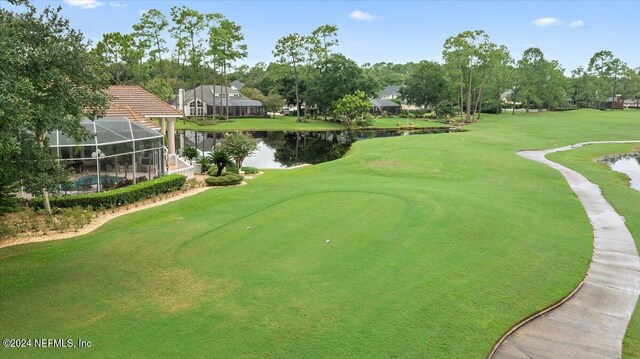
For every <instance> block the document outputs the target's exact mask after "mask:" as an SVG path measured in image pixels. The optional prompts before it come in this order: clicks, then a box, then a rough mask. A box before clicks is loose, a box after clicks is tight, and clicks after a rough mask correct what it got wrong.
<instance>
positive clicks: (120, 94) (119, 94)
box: [108, 85, 182, 118]
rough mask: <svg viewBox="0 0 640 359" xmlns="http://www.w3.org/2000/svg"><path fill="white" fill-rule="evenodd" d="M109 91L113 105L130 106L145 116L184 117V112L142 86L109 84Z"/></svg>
mask: <svg viewBox="0 0 640 359" xmlns="http://www.w3.org/2000/svg"><path fill="white" fill-rule="evenodd" d="M108 92H109V95H111V97H112V99H111V104H112V105H114V104H115V105H118V106H128V107H129V108H131V109H133V110H134V111H135V112H137V113H139V114H141V115H143V116H144V117H147V118H151V117H156V118H157V117H171V118H177V117H182V112H180V111H178V110H176V109H175V108H173V107H171V106H170V105H169V104H168V103H166V102H164V101H162V100H161V99H159V98H158V97H156V96H155V95H153V94H151V93H149V92H147V91H146V90H145V89H143V88H142V87H140V86H130V85H114V86H109V90H108Z"/></svg>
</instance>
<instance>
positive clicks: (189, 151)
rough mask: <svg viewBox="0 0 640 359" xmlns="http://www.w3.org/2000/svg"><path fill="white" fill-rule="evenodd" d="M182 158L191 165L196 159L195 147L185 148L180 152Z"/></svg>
mask: <svg viewBox="0 0 640 359" xmlns="http://www.w3.org/2000/svg"><path fill="white" fill-rule="evenodd" d="M182 156H183V157H184V158H186V159H187V160H189V162H191V163H193V160H195V159H196V158H198V150H197V149H196V148H195V147H191V146H188V147H185V148H184V149H183V150H182Z"/></svg>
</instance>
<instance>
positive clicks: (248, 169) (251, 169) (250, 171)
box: [242, 167, 260, 175]
mask: <svg viewBox="0 0 640 359" xmlns="http://www.w3.org/2000/svg"><path fill="white" fill-rule="evenodd" d="M242 170H243V171H244V173H245V174H247V175H254V174H256V173H258V172H260V170H259V169H257V168H255V167H242Z"/></svg>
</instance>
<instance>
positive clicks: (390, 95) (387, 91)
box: [378, 85, 400, 100]
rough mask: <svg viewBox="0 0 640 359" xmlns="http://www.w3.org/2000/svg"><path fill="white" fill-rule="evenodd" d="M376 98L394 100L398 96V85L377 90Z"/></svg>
mask: <svg viewBox="0 0 640 359" xmlns="http://www.w3.org/2000/svg"><path fill="white" fill-rule="evenodd" d="M378 98H379V99H383V100H395V99H397V98H400V85H391V86H387V87H385V88H383V89H382V91H380V92H378Z"/></svg>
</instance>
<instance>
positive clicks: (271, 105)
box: [262, 91, 284, 117]
mask: <svg viewBox="0 0 640 359" xmlns="http://www.w3.org/2000/svg"><path fill="white" fill-rule="evenodd" d="M262 104H263V105H264V107H266V108H267V113H268V112H273V113H274V117H275V113H276V112H277V111H278V110H279V109H281V108H282V105H284V97H282V96H280V95H279V94H278V93H277V92H275V91H271V92H269V96H266V97H265V98H264V100H263V101H262Z"/></svg>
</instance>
